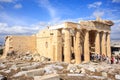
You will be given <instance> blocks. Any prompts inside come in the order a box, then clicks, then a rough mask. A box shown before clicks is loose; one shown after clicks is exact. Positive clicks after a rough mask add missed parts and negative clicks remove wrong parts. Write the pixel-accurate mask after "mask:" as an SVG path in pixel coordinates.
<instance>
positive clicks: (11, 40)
mask: <svg viewBox="0 0 120 80" xmlns="http://www.w3.org/2000/svg"><path fill="white" fill-rule="evenodd" d="M35 49H36V37H35V36H8V37H7V38H6V41H5V49H4V54H7V53H9V51H11V50H13V51H14V52H15V53H20V54H21V53H26V52H31V53H33V52H34V51H35Z"/></svg>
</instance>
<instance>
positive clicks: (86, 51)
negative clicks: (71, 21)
mask: <svg viewBox="0 0 120 80" xmlns="http://www.w3.org/2000/svg"><path fill="white" fill-rule="evenodd" d="M84 61H85V62H89V61H90V52H89V31H86V32H85V40H84Z"/></svg>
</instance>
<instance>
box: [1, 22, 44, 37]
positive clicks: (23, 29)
mask: <svg viewBox="0 0 120 80" xmlns="http://www.w3.org/2000/svg"><path fill="white" fill-rule="evenodd" d="M43 27H45V23H44V24H42V23H41V22H40V23H37V24H32V25H30V26H21V25H13V26H9V25H8V24H7V23H0V35H13V34H14V35H16V34H23V35H26V34H35V33H37V31H39V30H40V29H42V28H43Z"/></svg>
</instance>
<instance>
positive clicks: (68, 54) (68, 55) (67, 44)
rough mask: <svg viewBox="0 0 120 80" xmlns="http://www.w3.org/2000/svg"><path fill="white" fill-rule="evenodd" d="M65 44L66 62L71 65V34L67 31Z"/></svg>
mask: <svg viewBox="0 0 120 80" xmlns="http://www.w3.org/2000/svg"><path fill="white" fill-rule="evenodd" d="M64 32H65V43H64V61H65V62H68V63H70V61H71V45H70V32H69V29H65V30H64Z"/></svg>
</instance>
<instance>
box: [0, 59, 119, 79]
mask: <svg viewBox="0 0 120 80" xmlns="http://www.w3.org/2000/svg"><path fill="white" fill-rule="evenodd" d="M23 58H24V57H23ZM27 59H28V60H25V59H15V58H14V59H13V58H12V59H11V58H6V59H1V60H0V80H23V79H24V80H120V64H106V63H105V62H100V63H93V62H90V63H82V64H78V65H77V64H68V63H65V62H52V61H46V60H44V61H31V60H30V59H29V58H27Z"/></svg>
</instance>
